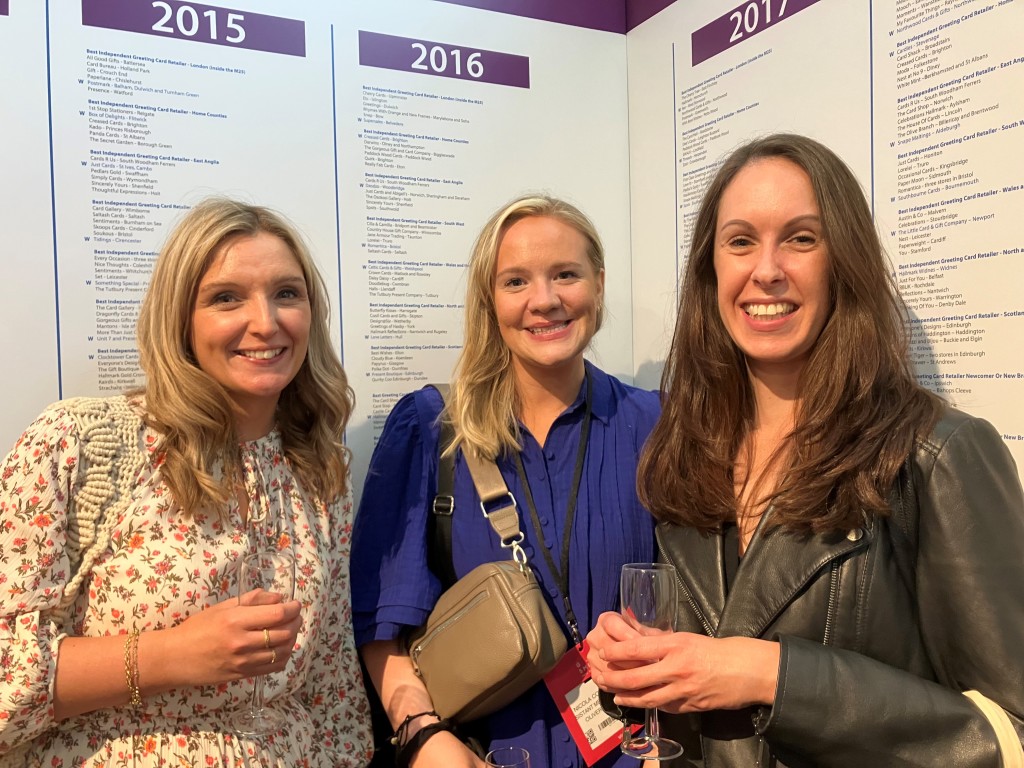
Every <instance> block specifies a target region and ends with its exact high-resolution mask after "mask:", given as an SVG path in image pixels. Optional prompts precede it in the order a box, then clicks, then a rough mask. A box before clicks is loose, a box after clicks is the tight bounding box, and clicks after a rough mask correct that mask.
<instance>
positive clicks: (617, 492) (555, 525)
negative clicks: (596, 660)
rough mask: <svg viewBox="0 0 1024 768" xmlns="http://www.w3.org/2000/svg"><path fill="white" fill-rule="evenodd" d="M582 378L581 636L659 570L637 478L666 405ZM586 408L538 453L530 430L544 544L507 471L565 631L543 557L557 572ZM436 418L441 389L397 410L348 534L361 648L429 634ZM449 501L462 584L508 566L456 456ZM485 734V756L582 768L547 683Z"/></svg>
mask: <svg viewBox="0 0 1024 768" xmlns="http://www.w3.org/2000/svg"><path fill="white" fill-rule="evenodd" d="M587 371H588V373H589V375H590V378H591V382H592V387H593V389H592V392H593V398H592V403H591V409H592V420H591V427H590V436H589V439H588V444H587V452H586V461H585V463H584V468H583V475H582V479H581V482H580V488H579V495H578V503H577V507H576V514H575V520H574V522H573V525H572V531H571V532H570V536H571V542H570V546H569V595H570V600H571V602H572V607H573V611H574V612H575V614H576V617H577V619H578V621H579V626H580V633H581V634H584V635H585V634H586V632H587V631H588V630H589V629H590V628H591V627H592V626H593V625H594V624H595V622H596V621H597V617H598V616H599V615H600V614H601V613H602V612H604V611H610V610H618V599H619V570H620V568H621V566H622V565H623V563H629V562H649V561H651V560H653V559H654V527H653V518H652V517H651V515H650V514H649V513H648V512H647V510H646V509H645V508H644V507H643V506H641V504H640V501H639V499H637V495H636V465H637V461H638V458H639V454H640V449H641V446H642V445H643V443H644V440H645V439H646V438H647V435H648V434H649V433H650V431H651V429H652V427H653V426H654V422H655V421H656V419H657V417H658V413H659V411H660V405H659V400H658V395H657V393H655V392H648V391H645V390H640V389H636V388H635V387H630V386H626V385H624V384H622V383H621V382H619V381H618V380H617V379H615V378H613V377H611V376H609V375H608V374H606V373H603V372H602V371H600V370H598V369H597V368H595V367H594V366H592V365H591V364H590V363H587ZM585 395H586V382H584V386H583V387H581V389H580V394H579V395H578V397H577V399H576V401H575V402H574V403H573V404H572V405H571V406H570V407H569V408H568V409H567V410H566V411H565V412H564V413H562V414H561V415H560V416H559V417H558V418H557V419H556V420H555V422H554V424H553V425H552V427H551V429H550V431H549V433H548V436H547V440H546V443H545V445H544V447H543V448H541V447H540V445H538V443H537V441H536V440H535V439H534V438H533V436H532V435H530V434H529V432H527V431H526V430H525V429H523V430H522V436H523V443H524V448H523V451H522V454H521V457H522V462H523V466H524V469H525V473H526V476H527V478H528V480H529V483H530V489H531V491H532V494H533V498H534V501H535V504H536V507H537V511H538V514H539V517H540V523H541V530H542V532H543V541H542V542H539V541H538V536H537V532H536V530H535V528H534V525H533V523H532V522H531V519H530V513H529V510H528V508H527V506H526V502H525V499H526V494H525V493H524V491H523V488H522V485H521V483H520V480H519V476H518V473H517V471H516V465H515V461H514V460H509V459H499V461H498V467H499V468H500V469H501V473H502V475H503V476H504V478H505V482H506V483H507V484H508V487H509V490H510V491H511V492H512V494H513V495H514V496H515V497H516V499H517V500H518V501H519V511H520V527H521V529H522V531H523V532H524V534H525V536H526V540H525V542H524V549H525V550H526V553H527V555H528V556H529V558H530V563H531V565H532V566H533V568H534V571H535V572H536V574H537V577H538V580H539V581H540V583H541V586H542V588H543V589H544V590H545V593H546V595H547V597H548V603H549V604H550V606H551V608H552V610H553V611H555V613H556V615H558V616H559V617H561V619H562V621H563V623H564V622H565V610H564V607H563V605H562V600H561V597H560V593H559V591H558V587H557V580H556V578H555V576H554V575H553V574H552V573H551V571H550V569H549V568H548V565H547V562H546V560H545V558H544V555H543V553H542V552H541V551H540V550H539V549H538V546H545V547H548V548H549V549H550V550H551V553H552V557H553V559H554V561H555V563H559V561H560V555H561V547H562V537H563V535H564V533H565V531H564V527H565V517H566V509H567V504H568V497H569V493H570V489H571V485H572V476H573V470H574V469H575V463H576V456H577V448H578V446H579V439H580V433H581V428H582V422H583V418H584V414H585V412H586V403H585V402H584V401H585ZM441 408H442V401H441V396H440V395H439V394H438V392H437V390H435V389H434V388H432V387H427V388H424V389H422V390H419V391H417V392H414V393H412V394H410V395H406V396H405V397H403V398H402V399H401V400H400V401H399V402H398V404H397V405H396V406H395V408H394V409H393V410H392V412H391V414H390V416H389V417H388V420H387V423H386V424H385V425H384V431H383V433H382V434H381V437H380V440H379V442H378V443H377V447H376V449H375V450H374V453H373V458H372V460H371V462H370V469H369V472H368V474H367V478H366V483H365V485H364V487H363V496H362V502H361V504H360V506H359V511H358V513H357V515H356V521H355V530H354V533H353V547H352V605H353V619H354V623H355V633H356V644H357V645H358V646H362V645H364V644H366V643H369V642H371V641H374V640H390V639H394V638H396V637H398V636H399V635H400V634H402V633H403V632H404V631H405V630H407V629H408V628H410V627H418V626H420V625H422V624H423V623H424V622H425V621H426V619H427V616H428V614H429V613H430V611H431V609H432V608H433V606H434V604H435V603H436V602H437V598H438V596H439V595H440V593H441V586H440V582H439V581H438V579H437V578H436V577H435V576H434V575H433V574H432V573H431V572H430V569H429V568H428V566H427V546H428V542H427V524H428V514H429V512H428V510H429V509H430V506H431V503H432V502H433V498H434V493H435V485H436V478H437V454H438V445H437V443H438V439H439V436H438V435H439V430H438V426H437V423H436V422H437V416H438V414H439V413H440V412H441ZM454 495H455V517H454V523H453V527H452V558H453V561H454V565H455V572H456V574H457V575H458V576H459V577H461V576H463V575H465V574H466V573H468V572H469V571H470V570H472V569H473V568H475V567H476V566H477V565H480V564H481V563H485V562H490V561H494V560H507V559H509V553H508V551H507V550H502V549H501V547H500V546H499V544H498V540H497V537H496V536H495V535H494V531H493V530H492V529H491V527H490V525H488V523H487V521H486V520H485V519H484V517H483V515H482V514H481V513H480V506H479V499H478V498H477V495H476V491H475V490H474V488H473V481H472V478H471V477H470V474H469V470H468V468H467V467H466V465H465V463H464V462H463V460H462V457H461V455H460V456H458V457H457V460H456V469H455V493H454ZM482 640H485V639H483V638H482ZM480 725H481V728H482V730H483V735H484V743H485V746H486V745H489V748H490V749H494V748H497V747H500V746H519V747H524V748H525V749H527V750H528V751H529V752H530V754H531V756H533V765H534V766H536V768H544V767H545V766H551V767H552V768H574V767H575V766H584V765H585V762H584V761H583V758H582V757H581V756H580V754H579V752H578V751H577V749H576V746H575V744H574V743H573V741H572V738H571V736H570V735H569V730H568V728H567V727H566V726H565V723H564V722H563V721H562V717H561V715H560V714H559V713H558V710H557V709H556V708H555V705H554V702H553V701H552V699H551V696H550V694H549V693H548V690H547V688H546V686H545V685H544V683H539V684H538V685H536V686H534V687H533V688H532V689H530V690H529V691H527V692H526V693H525V694H523V696H521V697H520V698H519V699H517V700H516V701H515V702H513V703H512V704H510V705H509V706H507V707H505V708H504V709H502V710H500V711H498V712H496V713H494V714H493V715H491V716H489V717H487V718H484V720H483V722H482V723H481V724H480ZM598 765H599V766H601V768H609V767H610V766H613V765H614V766H623V767H625V766H629V767H630V768H635V766H636V760H635V759H632V758H626V757H624V756H622V755H621V754H619V752H618V750H617V749H616V750H615V751H614V752H613V753H611V754H610V755H608V756H606V757H605V758H604V759H602V760H601V761H600V762H599V763H598Z"/></svg>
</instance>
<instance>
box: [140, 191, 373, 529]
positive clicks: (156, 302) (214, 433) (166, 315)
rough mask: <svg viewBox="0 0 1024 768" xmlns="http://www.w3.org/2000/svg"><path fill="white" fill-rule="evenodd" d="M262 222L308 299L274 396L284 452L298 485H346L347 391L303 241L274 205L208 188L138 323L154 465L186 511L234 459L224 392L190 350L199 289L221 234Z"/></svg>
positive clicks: (219, 498) (244, 232) (320, 489)
mask: <svg viewBox="0 0 1024 768" xmlns="http://www.w3.org/2000/svg"><path fill="white" fill-rule="evenodd" d="M261 232H266V233H268V234H271V235H274V236H275V237H279V238H280V239H281V240H283V241H284V243H285V245H287V246H288V249H289V250H290V251H291V252H292V254H293V255H294V256H295V260H296V261H297V262H298V263H299V266H300V268H301V269H302V274H303V276H304V277H305V281H306V290H307V293H308V296H309V304H310V327H309V347H308V349H307V352H306V359H305V361H304V362H303V364H302V367H301V368H300V369H299V372H298V373H297V374H296V376H295V378H294V379H293V380H292V381H291V383H290V384H289V385H288V386H287V387H285V389H284V391H283V392H282V393H281V397H280V400H279V401H278V406H277V427H278V429H279V430H280V432H281V441H282V446H283V448H284V453H285V456H287V458H288V460H289V462H290V463H291V466H292V469H293V471H294V472H295V474H296V475H297V476H298V478H299V480H300V481H301V482H302V485H303V487H304V488H305V489H306V490H307V491H310V492H312V493H313V494H315V495H316V496H318V497H319V498H320V499H321V500H322V501H324V502H330V501H332V500H333V499H334V498H335V497H336V496H338V495H339V494H341V493H344V492H345V491H346V490H347V487H348V486H347V483H348V462H349V452H348V449H347V448H346V447H345V446H344V444H343V443H342V436H343V433H344V430H345V425H346V423H347V421H348V418H349V416H350V415H351V413H352V407H353V396H352V390H351V388H350V387H349V384H348V379H347V378H346V376H345V371H344V370H343V369H342V367H341V362H340V361H339V360H338V356H337V353H336V352H335V351H334V347H333V345H332V344H331V339H330V331H329V329H328V317H329V314H330V307H329V303H328V296H327V290H326V287H325V285H324V282H323V279H322V278H321V276H320V273H319V271H318V270H317V268H316V265H315V263H314V262H313V258H312V256H311V255H310V253H309V249H308V248H307V247H306V245H305V243H304V241H303V239H302V237H301V236H300V235H299V233H298V232H297V231H296V230H295V228H294V227H293V226H291V224H289V223H288V222H287V221H286V220H285V219H284V218H283V217H282V216H280V215H278V214H277V213H275V212H274V211H271V210H269V209H267V208H262V207H259V206H255V205H247V204H245V203H241V202H237V201H235V200H228V199H225V198H210V199H207V200H205V201H203V202H201V203H200V204H198V205H197V206H195V207H194V208H193V209H192V210H191V211H189V212H188V214H186V215H185V217H184V218H183V219H182V220H181V221H180V222H179V223H178V225H177V226H176V227H175V229H174V231H173V232H172V233H171V235H170V237H169V238H168V239H167V242H166V244H165V245H164V247H163V250H162V251H161V253H160V256H159V258H158V259H157V262H156V266H155V268H154V271H153V277H152V280H151V281H150V284H149V289H148V290H147V292H146V297H145V299H144V300H143V303H142V309H141V311H140V313H139V322H138V328H137V335H138V343H139V353H140V362H141V365H142V369H143V371H145V374H146V384H145V387H144V389H143V390H142V392H143V393H144V395H145V407H146V420H147V422H148V423H149V424H150V425H151V426H152V427H153V428H154V429H156V430H157V431H158V432H160V433H162V435H163V439H162V441H161V444H160V451H161V453H162V455H163V464H162V466H161V474H162V476H163V479H164V482H166V483H167V486H168V487H169V488H170V490H171V493H172V495H173V496H174V499H175V501H176V502H177V503H178V504H179V505H180V506H181V508H182V510H184V512H185V513H186V514H190V513H192V512H193V511H195V510H196V509H199V508H202V507H207V508H216V507H218V506H220V505H223V504H224V503H225V502H226V501H227V500H228V498H229V497H230V495H231V494H232V493H233V487H232V484H233V482H234V480H235V478H237V477H238V472H239V471H240V467H241V464H240V454H239V450H238V436H237V435H236V433H235V427H234V409H233V407H232V404H231V399H230V397H229V396H228V393H227V391H226V390H225V389H224V387H223V386H222V385H220V384H219V383H217V381H215V380H214V379H213V378H212V377H211V376H209V375H208V374H207V373H205V372H204V371H203V370H202V369H201V368H200V367H199V365H198V364H197V363H196V361H195V355H194V354H193V351H192V311H193V309H194V307H195V302H196V293H197V291H198V289H199V283H200V281H201V280H202V276H203V274H205V272H206V270H207V269H208V268H209V266H210V264H211V262H212V261H213V259H214V257H215V256H216V254H217V253H218V251H219V249H220V247H221V246H222V245H223V244H224V243H225V242H226V241H227V240H228V239H230V238H234V237H238V236H254V235H258V234H260V233H261Z"/></svg>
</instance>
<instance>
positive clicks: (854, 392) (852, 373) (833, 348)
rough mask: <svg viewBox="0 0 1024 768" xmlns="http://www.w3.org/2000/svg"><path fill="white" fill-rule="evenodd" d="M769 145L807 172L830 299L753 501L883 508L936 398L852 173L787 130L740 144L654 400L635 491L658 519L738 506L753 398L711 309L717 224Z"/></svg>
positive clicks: (704, 227) (794, 507)
mask: <svg viewBox="0 0 1024 768" xmlns="http://www.w3.org/2000/svg"><path fill="white" fill-rule="evenodd" d="M769 157H779V158H784V159H786V160H789V161H791V162H793V163H795V164H796V165H798V166H799V167H800V168H802V169H803V170H804V171H805V172H806V173H807V175H808V176H809V177H810V180H811V186H812V187H813V188H814V194H815V198H816V200H817V203H818V208H819V210H820V213H821V224H822V235H823V238H824V241H825V244H826V246H827V249H828V261H829V286H830V305H831V308H830V312H829V317H828V319H827V321H826V323H825V326H824V328H823V329H822V331H821V335H820V336H819V337H818V339H817V342H816V343H815V345H814V348H813V350H812V351H811V355H810V358H809V360H808V362H807V365H806V366H805V368H804V370H803V373H802V374H801V380H800V403H799V406H798V408H797V413H796V425H795V427H794V429H793V431H792V432H791V433H790V434H789V435H788V436H787V437H786V438H785V439H784V440H783V443H782V445H781V446H780V447H779V449H778V451H777V454H776V456H775V457H774V458H773V460H776V461H780V462H781V465H780V468H781V470H782V471H781V472H780V476H781V477H782V480H781V481H780V482H779V485H778V486H777V487H775V488H768V489H764V491H765V492H764V494H763V496H762V498H760V499H758V500H757V503H760V504H767V503H769V502H770V504H771V507H772V513H771V516H770V518H769V521H768V524H769V525H775V526H778V525H783V526H786V527H788V528H791V529H797V530H813V531H818V532H821V531H832V530H845V529H850V528H853V527H855V526H857V525H859V524H861V523H862V522H863V517H862V516H863V514H864V513H869V514H871V513H873V514H880V515H884V514H886V512H887V505H886V495H887V493H888V489H889V488H890V486H891V484H892V482H893V480H894V478H895V476H896V473H897V472H898V470H899V467H900V465H901V464H902V463H903V460H904V459H905V458H906V456H907V455H908V453H909V452H910V450H911V448H912V446H913V441H914V438H915V436H917V435H919V434H920V433H922V432H923V431H925V430H927V429H928V428H930V427H931V425H932V424H933V423H934V421H935V419H936V418H937V415H938V411H939V408H940V407H941V401H940V400H939V399H938V398H937V397H936V396H935V395H933V394H932V393H930V392H929V391H928V390H926V389H924V388H923V387H922V386H920V385H919V384H918V383H917V380H916V378H915V376H914V373H913V371H912V369H911V366H910V363H909V359H908V355H907V352H908V344H909V330H908V324H907V322H906V308H905V306H904V304H903V302H902V300H901V298H900V296H899V292H898V290H897V288H896V284H895V281H894V279H893V277H892V273H891V272H890V269H889V265H888V262H887V259H886V257H885V254H884V252H883V250H882V245H881V242H880V241H879V238H878V234H877V232H876V230H875V226H874V222H873V221H872V218H871V211H870V210H869V208H868V205H867V201H866V199H865V197H864V192H863V191H862V189H861V187H860V185H859V184H858V182H857V179H856V177H855V176H854V175H853V173H852V171H850V169H849V168H848V167H847V166H846V164H845V163H844V162H843V161H842V160H841V159H840V158H839V157H838V156H836V154H835V153H833V152H832V151H831V150H829V149H828V148H827V147H825V146H823V145H822V144H820V143H818V142H816V141H814V140H812V139H809V138H806V137H803V136H796V135H791V134H777V135H773V136H768V137H765V138H761V139H757V140H755V141H752V142H750V143H749V144H746V145H744V146H742V147H740V148H739V149H737V150H736V151H735V152H733V153H732V155H730V156H729V158H728V159H727V160H726V161H725V163H724V164H723V165H722V167H721V169H719V171H718V173H717V174H716V176H715V177H714V179H713V180H712V182H711V185H710V186H709V188H708V190H707V192H706V193H705V195H704V199H703V201H702V203H701V206H700V209H699V211H698V214H697V218H696V223H695V226H694V232H693V240H692V243H691V246H690V255H689V260H688V262H687V264H686V273H685V277H684V281H683V287H682V292H681V295H680V300H679V310H678V315H677V318H676V326H675V332H674V335H673V339H672V346H671V349H670V352H669V357H668V361H667V362H666V365H665V370H664V372H663V374H662V382H661V387H662V413H661V417H660V418H659V420H658V422H657V425H656V426H655V428H654V431H653V432H652V433H651V436H650V438H649V439H648V441H647V444H646V446H645V448H644V451H643V454H642V456H641V460H640V465H639V469H638V480H637V482H638V486H639V492H640V498H641V499H642V500H643V502H644V504H646V505H647V507H648V509H650V510H651V512H652V513H654V515H655V516H656V517H658V518H659V519H661V520H667V521H672V522H676V523H679V524H683V525H689V526H694V527H697V528H700V529H701V530H705V531H710V530H714V529H716V528H717V527H718V526H719V525H720V524H721V523H722V522H723V521H727V520H732V519H734V518H735V517H736V513H737V501H736V494H735V487H734V482H733V466H734V462H735V461H736V458H737V455H738V453H739V451H740V450H741V446H742V445H743V444H744V439H745V437H746V435H747V433H748V431H749V430H750V429H751V426H752V424H753V422H754V416H755V413H754V411H755V402H754V395H753V390H752V388H751V385H750V380H749V377H748V373H747V367H746V360H745V358H744V355H743V353H742V352H741V351H740V350H739V349H738V347H737V346H736V345H735V344H734V343H733V341H732V339H731V338H730V337H729V334H728V332H727V331H726V328H725V326H724V324H723V322H722V319H721V316H720V313H719V310H718V304H717V280H716V277H715V269H714V242H715V230H716V226H717V220H718V206H719V202H720V200H721V198H722V194H723V193H724V191H725V189H726V187H728V186H729V184H730V182H731V181H732V180H733V178H734V177H735V176H736V174H737V173H738V172H739V171H740V169H742V168H743V167H744V166H746V165H748V164H749V163H751V162H754V161H756V160H759V159H763V158H769Z"/></svg>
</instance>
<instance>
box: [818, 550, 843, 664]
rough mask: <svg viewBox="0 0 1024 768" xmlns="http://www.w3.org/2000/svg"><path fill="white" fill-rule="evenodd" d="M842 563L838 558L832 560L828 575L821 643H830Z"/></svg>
mask: <svg viewBox="0 0 1024 768" xmlns="http://www.w3.org/2000/svg"><path fill="white" fill-rule="evenodd" d="M841 566H842V563H840V561H839V560H833V561H832V566H831V568H832V573H831V574H830V575H829V587H828V613H826V614H825V636H824V637H823V638H822V639H821V644H822V645H832V626H833V624H835V617H836V601H837V600H838V597H839V572H840V568H841Z"/></svg>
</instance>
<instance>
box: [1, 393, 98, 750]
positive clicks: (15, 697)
mask: <svg viewBox="0 0 1024 768" xmlns="http://www.w3.org/2000/svg"><path fill="white" fill-rule="evenodd" d="M78 459H79V444H78V440H77V437H76V432H75V429H74V426H73V424H72V422H71V420H70V419H69V418H68V417H67V416H66V414H65V413H64V411H63V409H61V408H60V407H59V405H57V406H51V407H50V408H48V409H47V410H46V411H45V412H43V414H42V415H41V416H40V417H39V418H38V419H36V421H35V422H33V424H32V425H31V426H30V427H29V428H28V429H27V430H26V431H25V433H24V434H23V435H22V436H21V438H20V439H19V440H18V442H17V443H16V444H15V446H14V448H13V450H12V451H11V452H10V453H9V454H8V455H7V457H6V458H5V459H4V462H3V465H2V468H0V614H2V615H0V755H3V754H5V753H7V752H9V751H10V750H11V749H13V748H14V747H16V746H17V745H18V744H21V743H24V742H26V741H29V740H31V739H33V738H35V737H36V736H38V735H39V734H40V733H42V732H44V731H46V730H47V729H48V728H50V727H51V726H52V725H53V723H54V720H53V682H54V677H55V673H56V668H57V649H58V645H59V643H60V641H61V639H62V638H63V637H64V634H63V629H62V628H61V627H58V626H57V625H55V624H54V623H53V622H52V621H50V620H49V619H48V613H49V611H50V610H52V609H53V608H55V607H56V606H57V604H58V602H59V601H60V598H61V595H62V590H63V588H64V585H65V584H67V583H68V581H69V580H70V577H71V574H70V566H69V562H68V559H67V557H66V555H65V552H64V549H65V529H66V526H67V514H66V510H67V504H68V500H69V498H71V493H72V482H73V480H74V478H75V475H76V467H77V465H78Z"/></svg>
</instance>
